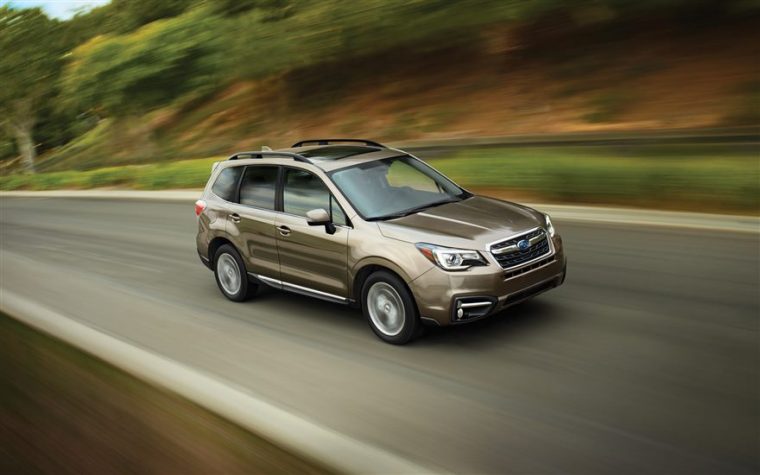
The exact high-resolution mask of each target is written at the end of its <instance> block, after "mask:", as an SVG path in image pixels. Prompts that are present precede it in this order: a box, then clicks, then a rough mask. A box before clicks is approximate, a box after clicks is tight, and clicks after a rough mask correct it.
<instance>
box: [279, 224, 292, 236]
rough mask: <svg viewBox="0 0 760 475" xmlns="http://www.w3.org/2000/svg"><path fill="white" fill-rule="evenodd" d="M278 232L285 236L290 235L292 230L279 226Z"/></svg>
mask: <svg viewBox="0 0 760 475" xmlns="http://www.w3.org/2000/svg"><path fill="white" fill-rule="evenodd" d="M277 230H278V231H280V234H281V235H283V236H287V235H288V234H290V228H289V227H287V226H277Z"/></svg>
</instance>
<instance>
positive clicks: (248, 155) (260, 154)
mask: <svg viewBox="0 0 760 475" xmlns="http://www.w3.org/2000/svg"><path fill="white" fill-rule="evenodd" d="M267 157H290V158H292V159H293V160H295V161H297V162H304V163H312V162H311V160H309V159H308V158H306V157H304V156H303V155H299V154H297V153H291V152H271V151H261V152H259V151H256V152H238V153H236V154H234V155H232V156H230V158H228V159H227V160H237V159H241V158H267Z"/></svg>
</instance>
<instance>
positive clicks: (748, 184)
mask: <svg viewBox="0 0 760 475" xmlns="http://www.w3.org/2000/svg"><path fill="white" fill-rule="evenodd" d="M423 158H424V157H423ZM220 159H221V158H208V159H198V160H185V161H177V162H166V163H162V164H153V165H128V166H123V167H109V168H101V169H96V170H88V171H83V172H75V171H66V172H55V173H40V174H37V175H13V176H6V177H0V190H21V189H26V190H51V189H63V188H72V189H85V188H99V187H119V188H135V189H146V190H161V189H172V188H200V187H203V185H204V184H205V183H206V180H207V179H208V176H209V174H210V171H211V164H212V163H213V162H214V161H215V160H220ZM429 162H430V163H431V164H432V165H433V166H435V167H436V168H438V169H440V170H441V171H442V172H443V173H445V174H446V175H448V176H449V177H451V178H452V179H454V180H455V181H457V182H459V183H461V184H462V185H463V186H465V187H467V188H470V189H473V190H485V189H487V190H488V191H489V192H494V191H496V192H497V194H504V195H507V196H508V195H510V194H514V195H515V196H520V195H525V196H530V197H531V198H532V199H539V200H544V201H547V202H555V203H597V204H614V205H623V206H638V207H647V208H661V209H689V210H703V211H722V212H738V213H749V214H757V213H758V209H759V207H760V161H758V157H757V151H756V148H755V147H751V146H748V147H746V148H741V147H734V146H728V145H725V146H724V145H690V146H683V145H679V146H645V147H642V146H637V147H546V148H535V147H508V148H481V149H471V150H468V151H460V152H455V153H453V154H451V155H448V156H445V157H443V158H440V157H439V158H435V159H432V160H429ZM502 192H503V193H502Z"/></svg>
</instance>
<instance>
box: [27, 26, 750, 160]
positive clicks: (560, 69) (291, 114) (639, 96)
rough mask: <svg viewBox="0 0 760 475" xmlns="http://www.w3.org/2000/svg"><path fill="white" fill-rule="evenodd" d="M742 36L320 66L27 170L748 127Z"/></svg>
mask: <svg viewBox="0 0 760 475" xmlns="http://www.w3.org/2000/svg"><path fill="white" fill-rule="evenodd" d="M755 26H756V25H755V24H754V22H752V21H749V20H746V21H743V22H735V23H734V24H725V23H723V24H721V25H720V26H707V25H697V26H695V25H694V24H689V26H684V25H679V24H674V23H673V22H672V20H670V21H664V20H663V21H661V22H658V21H655V20H652V21H651V22H649V23H645V24H637V25H620V24H609V25H605V26H604V27H594V26H591V27H587V28H581V29H577V28H576V29H573V30H563V29H562V27H561V26H557V25H556V24H552V23H548V24H546V25H538V26H536V25H533V26H532V29H531V31H530V32H523V31H520V29H519V28H515V27H508V26H506V25H504V26H498V25H497V26H494V27H490V28H488V29H485V30H483V31H480V32H479V34H478V36H477V37H476V38H472V39H471V40H468V41H467V42H463V43H462V44H460V45H459V46H456V47H449V48H447V49H436V48H435V47H433V46H432V45H428V46H426V47H425V48H420V49H418V50H416V51H415V52H410V51H407V50H392V51H386V52H384V53H382V54H379V55H375V56H372V57H363V58H360V59H353V60H349V61H345V62H337V63H329V64H320V65H318V66H316V67H311V68H308V69H301V70H298V71H293V72H290V73H287V74H283V75H279V76H276V77H270V78H267V79H265V80H261V81H245V82H236V83H234V84H231V85H229V86H228V87H226V88H225V89H224V90H223V92H221V93H219V94H216V95H214V96H212V97H204V98H193V99H192V100H189V99H186V100H184V101H180V102H178V103H177V104H175V105H174V106H172V107H166V108H163V109H160V110H158V111H154V112H152V113H150V114H147V115H146V116H143V117H135V118H132V119H122V120H120V121H118V122H116V121H110V120H109V121H103V122H101V123H100V124H99V125H98V126H96V127H95V128H94V129H92V130H90V132H88V133H87V134H85V135H84V136H82V137H80V138H79V139H78V140H75V141H74V142H72V143H70V144H69V145H67V146H66V147H64V148H63V149H59V150H56V151H54V152H53V153H50V154H48V155H47V156H46V157H44V158H43V160H42V161H41V164H40V168H41V169H42V170H46V171H52V170H65V169H88V168H94V167H101V166H104V165H114V164H125V163H147V162H158V161H163V160H171V159H179V158H193V157H203V156H210V155H217V154H223V153H227V152H231V151H234V150H239V149H251V148H258V147H260V146H261V145H265V144H266V145H270V146H273V147H281V146H285V145H288V144H289V143H291V142H293V141H295V140H296V139H299V138H303V137H317V136H361V137H370V138H374V139H379V140H387V141H398V140H407V139H437V138H443V137H446V138H451V137H482V136H501V135H512V134H525V133H556V132H571V131H605V130H615V131H617V130H633V129H635V130H647V129H651V130H657V129H662V128H699V127H715V126H725V125H738V124H743V125H746V124H757V123H760V111H759V110H758V109H759V108H760V106H759V105H758V104H760V63H758V61H757V58H758V57H760V51H758V45H760V30H758V29H756V28H755Z"/></svg>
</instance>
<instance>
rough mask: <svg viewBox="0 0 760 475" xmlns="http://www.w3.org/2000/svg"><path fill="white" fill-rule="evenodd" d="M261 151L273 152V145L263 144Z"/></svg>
mask: <svg viewBox="0 0 760 475" xmlns="http://www.w3.org/2000/svg"><path fill="white" fill-rule="evenodd" d="M261 151H262V152H271V151H272V147H267V146H266V145H262V146H261Z"/></svg>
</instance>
